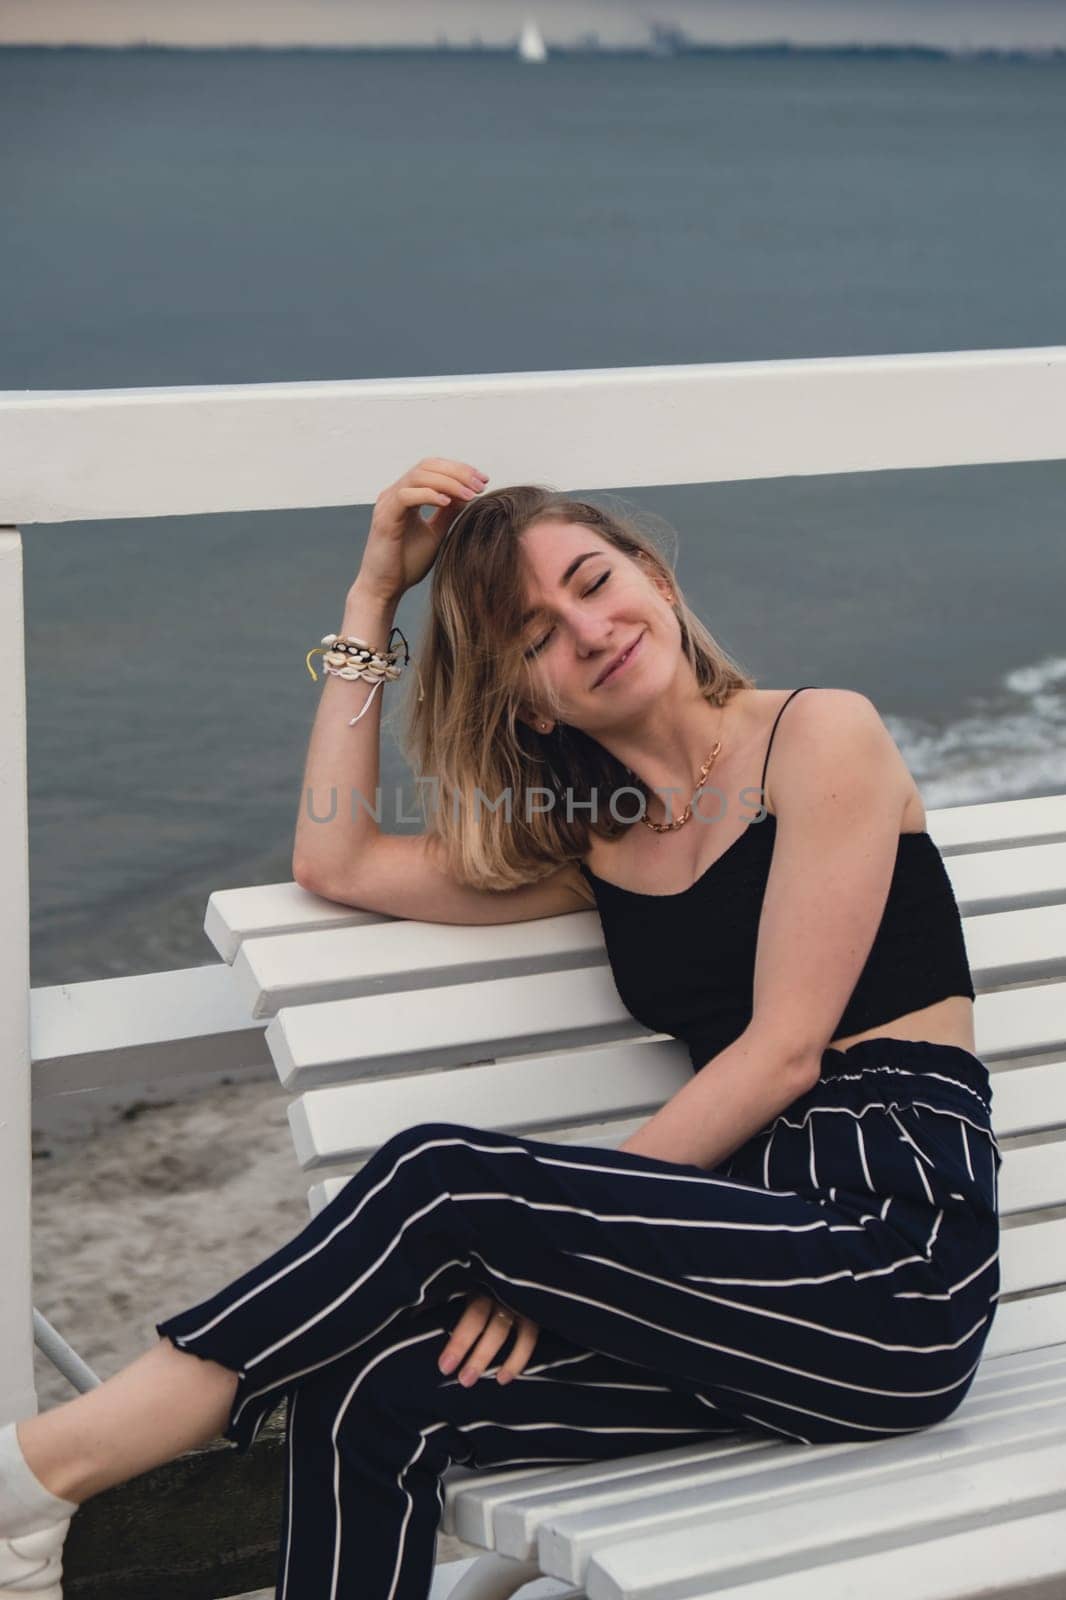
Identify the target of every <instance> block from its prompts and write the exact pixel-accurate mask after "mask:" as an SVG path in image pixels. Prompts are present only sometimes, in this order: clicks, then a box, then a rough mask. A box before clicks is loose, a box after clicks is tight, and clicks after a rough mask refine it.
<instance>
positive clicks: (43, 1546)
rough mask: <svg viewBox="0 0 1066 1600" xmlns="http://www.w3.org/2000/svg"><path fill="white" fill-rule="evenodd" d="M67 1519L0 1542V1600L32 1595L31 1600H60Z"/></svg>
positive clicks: (61, 1598) (61, 1599)
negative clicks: (32, 1598) (33, 1599)
mask: <svg viewBox="0 0 1066 1600" xmlns="http://www.w3.org/2000/svg"><path fill="white" fill-rule="evenodd" d="M69 1527H70V1518H69V1517H64V1518H63V1519H62V1521H60V1522H50V1523H49V1524H48V1526H47V1527H44V1528H37V1529H35V1530H34V1532H33V1533H19V1534H16V1535H15V1536H14V1537H13V1538H10V1539H0V1600H8V1597H9V1596H10V1600H17V1597H18V1596H20V1595H33V1596H34V1597H35V1600H63V1587H62V1584H61V1582H60V1579H61V1578H62V1576H63V1541H64V1539H65V1538H66V1536H67V1529H68V1528H69Z"/></svg>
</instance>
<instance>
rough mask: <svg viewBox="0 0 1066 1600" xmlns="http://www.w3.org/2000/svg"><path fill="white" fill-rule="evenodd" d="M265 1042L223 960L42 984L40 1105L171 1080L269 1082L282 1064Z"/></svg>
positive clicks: (37, 1000) (34, 1010)
mask: <svg viewBox="0 0 1066 1600" xmlns="http://www.w3.org/2000/svg"><path fill="white" fill-rule="evenodd" d="M263 1035H264V1029H263V1024H262V1023H261V1022H256V1021H254V1020H253V1018H252V1016H251V1013H250V1012H249V1010H248V1007H247V1006H246V1005H245V1004H244V1002H243V1000H242V999H241V997H240V995H239V994H238V993H237V991H236V989H235V988H234V985H233V973H232V972H231V971H230V969H229V967H227V966H225V965H224V964H223V963H221V962H217V961H213V962H211V963H209V964H208V965H207V966H203V967H179V968H178V969H177V970H175V971H172V972H145V973H139V974H136V975H133V976H130V977H124V978H93V979H89V980H87V981H85V982H82V983H62V984H49V985H42V986H41V987H39V988H36V989H31V990H30V1060H31V1062H32V1077H31V1085H32V1090H33V1097H34V1099H35V1100H38V1099H43V1098H45V1097H47V1096H49V1095H55V1094H67V1093H69V1092H71V1091H78V1092H82V1091H84V1090H87V1089H101V1088H109V1087H111V1086H112V1085H114V1084H131V1083H145V1084H156V1085H158V1084H159V1083H160V1082H161V1081H162V1080H164V1079H166V1078H167V1077H169V1076H171V1075H173V1076H174V1077H175V1078H180V1079H189V1078H196V1077H200V1076H204V1077H210V1078H213V1079H215V1080H216V1081H217V1079H218V1077H219V1076H220V1075H221V1074H233V1075H234V1076H238V1077H239V1076H246V1075H248V1074H249V1072H251V1073H252V1074H253V1075H254V1076H257V1077H262V1076H264V1075H266V1074H269V1072H270V1071H271V1068H272V1065H273V1063H272V1061H271V1058H270V1053H269V1051H268V1050H267V1046H266V1041H265V1039H264V1036H263Z"/></svg>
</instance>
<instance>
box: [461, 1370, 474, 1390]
mask: <svg viewBox="0 0 1066 1600" xmlns="http://www.w3.org/2000/svg"><path fill="white" fill-rule="evenodd" d="M476 1381H477V1373H476V1372H460V1374H459V1382H460V1383H461V1384H462V1386H463V1388H464V1389H469V1387H470V1385H471V1384H472V1383H475V1382H476Z"/></svg>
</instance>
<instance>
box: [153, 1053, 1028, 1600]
mask: <svg viewBox="0 0 1066 1600" xmlns="http://www.w3.org/2000/svg"><path fill="white" fill-rule="evenodd" d="M604 1065H605V1068H606V1067H607V1065H608V1062H607V1060H606V1059H605V1063H604ZM990 1108H991V1088H990V1083H989V1078H988V1073H987V1070H986V1068H985V1066H984V1064H983V1063H982V1062H981V1061H980V1059H979V1058H978V1057H977V1056H975V1055H971V1054H970V1052H969V1051H967V1050H963V1049H961V1048H959V1047H957V1046H954V1045H937V1044H932V1043H929V1042H925V1041H923V1042H920V1043H911V1042H904V1041H900V1040H894V1039H887V1038H885V1039H870V1040H863V1041H861V1042H860V1043H859V1044H857V1045H853V1046H852V1048H851V1049H850V1050H848V1051H840V1050H832V1049H830V1050H827V1051H826V1052H825V1054H824V1056H823V1062H822V1076H821V1078H820V1080H819V1082H818V1083H817V1084H816V1085H815V1086H814V1088H813V1089H811V1090H810V1091H809V1092H808V1093H807V1094H804V1095H803V1096H801V1097H800V1098H799V1099H798V1100H796V1101H794V1102H793V1104H792V1105H790V1106H789V1107H788V1109H787V1110H786V1111H785V1112H784V1113H783V1114H782V1115H781V1116H779V1117H776V1118H775V1119H774V1120H773V1122H772V1123H769V1124H768V1125H767V1126H766V1127H765V1128H763V1129H761V1130H760V1131H759V1132H758V1133H757V1134H755V1135H754V1136H753V1137H752V1138H751V1139H749V1140H748V1141H747V1142H746V1143H745V1144H744V1145H742V1146H741V1147H740V1148H739V1149H738V1150H737V1151H736V1152H735V1153H734V1154H733V1155H732V1156H731V1157H729V1158H727V1159H726V1160H725V1161H723V1162H722V1163H721V1165H720V1166H718V1167H716V1168H714V1169H712V1170H706V1169H704V1168H701V1167H696V1166H687V1165H680V1164H677V1163H671V1162H666V1161H661V1160H655V1159H652V1158H650V1157H647V1156H640V1155H636V1154H632V1153H630V1152H626V1151H622V1152H619V1151H612V1150H604V1149H599V1148H590V1147H588V1146H580V1145H569V1144H558V1143H550V1142H548V1141H546V1140H538V1139H526V1138H520V1137H516V1136H515V1135H513V1134H502V1133H495V1132H491V1131H488V1130H485V1129H480V1128H474V1127H467V1126H464V1125H458V1124H453V1123H423V1124H421V1125H419V1126H417V1127H414V1128H411V1129H409V1130H408V1131H406V1132H404V1133H402V1134H399V1135H397V1136H396V1137H395V1138H392V1139H390V1140H388V1142H387V1143H386V1144H384V1145H382V1147H381V1148H380V1149H379V1150H378V1151H377V1152H376V1153H375V1154H374V1155H373V1156H372V1158H371V1159H370V1160H369V1161H368V1162H367V1163H366V1165H365V1166H364V1167H363V1168H362V1170H361V1171H360V1172H359V1173H357V1174H356V1176H355V1177H353V1178H352V1179H351V1180H350V1181H349V1182H348V1183H347V1184H346V1185H345V1187H344V1188H343V1189H342V1190H341V1191H340V1193H339V1194H337V1195H336V1196H335V1197H334V1199H333V1200H332V1201H331V1202H330V1204H329V1205H328V1206H326V1207H325V1209H324V1210H323V1211H321V1212H320V1213H319V1215H318V1216H317V1217H315V1218H314V1220H313V1221H312V1222H311V1223H310V1224H309V1225H308V1226H307V1227H306V1228H305V1229H304V1230H303V1231H302V1232H301V1233H300V1234H298V1235H297V1236H296V1237H295V1238H294V1239H292V1240H291V1241H290V1242H289V1243H288V1244H287V1245H285V1246H284V1247H283V1248H282V1249H281V1250H279V1251H277V1252H276V1253H275V1254H274V1255H272V1256H270V1257H269V1258H268V1259H267V1260H265V1261H263V1262H261V1263H260V1264H259V1265H258V1266H256V1267H253V1268H252V1270H251V1271H250V1272H247V1273H245V1274H244V1275H243V1276H242V1277H240V1278H238V1279H237V1280H236V1281H235V1282H234V1283H231V1284H230V1285H228V1286H227V1287H226V1288H224V1289H222V1290H220V1291H219V1293H217V1294H216V1295H214V1296H212V1298H210V1299H209V1300H206V1301H204V1302H203V1303H202V1304H200V1305H198V1306H194V1307H193V1308H191V1309H190V1310H187V1311H184V1312H182V1313H181V1314H180V1315H178V1316H174V1317H170V1318H168V1319H167V1320H166V1321H164V1322H160V1323H158V1324H157V1328H158V1331H159V1333H160V1334H161V1335H165V1336H166V1337H168V1338H169V1339H170V1340H171V1341H172V1342H173V1343H174V1344H175V1345H176V1346H177V1347H178V1348H179V1349H181V1350H185V1351H188V1352H190V1353H192V1354H194V1355H197V1356H201V1357H204V1358H206V1359H210V1360H213V1361H217V1362H220V1363H221V1364H222V1365H223V1366H226V1367H229V1368H232V1369H233V1370H234V1371H235V1372H237V1373H238V1374H239V1381H238V1385H237V1390H236V1394H235V1397H234V1401H233V1407H232V1411H231V1415H230V1417H229V1420H228V1423H227V1427H226V1429H225V1437H226V1438H228V1439H230V1440H232V1441H233V1443H234V1444H235V1445H236V1447H237V1449H238V1450H239V1451H241V1452H243V1451H246V1450H247V1449H248V1448H249V1446H250V1444H251V1443H252V1441H253V1439H254V1438H255V1436H256V1434H257V1432H258V1430H259V1428H260V1427H261V1425H262V1423H263V1421H264V1420H265V1418H266V1417H267V1416H269V1414H270V1413H271V1412H272V1411H273V1410H274V1409H275V1407H276V1406H277V1405H278V1404H279V1403H280V1402H281V1400H282V1399H284V1400H285V1401H286V1420H287V1448H288V1473H287V1482H286V1486H285V1497H284V1511H283V1520H282V1529H281V1539H280V1545H279V1554H278V1572H277V1596H278V1600H425V1596H426V1595H427V1593H428V1590H429V1586H430V1580H431V1576H432V1566H433V1559H434V1554H435V1535H436V1531H437V1527H438V1525H439V1522H440V1517H441V1513H442V1509H443V1494H442V1486H441V1482H440V1478H441V1474H442V1472H443V1471H444V1470H445V1468H447V1467H448V1466H449V1465H450V1464H451V1463H452V1462H459V1463H462V1464H464V1465H467V1466H470V1467H474V1468H482V1467H499V1466H506V1465H526V1464H530V1463H548V1462H573V1461H590V1460H595V1459H598V1458H605V1457H612V1456H619V1455H630V1454H636V1453H639V1452H641V1451H649V1450H663V1449H667V1448H669V1447H671V1446H676V1445H679V1444H683V1443H685V1442H686V1441H689V1440H691V1441H693V1442H695V1441H697V1440H700V1439H706V1438H707V1437H708V1436H711V1435H716V1434H722V1433H733V1432H736V1431H737V1430H748V1431H751V1430H754V1431H756V1432H760V1433H763V1434H771V1435H773V1436H775V1437H778V1438H784V1439H789V1440H794V1441H800V1442H802V1443H805V1444H810V1443H816V1442H828V1441H835V1440H848V1439H877V1438H884V1437H887V1436H889V1435H893V1434H902V1433H909V1432H912V1431H916V1430H919V1429H922V1428H926V1427H928V1426H930V1425H931V1424H933V1423H936V1422H939V1421H941V1420H942V1419H943V1418H945V1417H947V1416H949V1415H950V1414H951V1412H953V1411H954V1410H955V1408H956V1407H957V1406H958V1405H959V1403H960V1402H961V1400H962V1399H963V1397H964V1396H965V1394H966V1392H967V1390H968V1389H969V1387H970V1384H971V1383H972V1381H973V1377H974V1373H975V1371H976V1368H977V1365H978V1362H979V1361H980V1357H981V1352H982V1349H983V1346H984V1343H985V1340H986V1338H987V1335H988V1331H989V1328H990V1326H991V1323H992V1319H993V1316H994V1314H995V1307H996V1301H997V1299H998V1294H999V1258H998V1246H999V1225H998V1215H997V1178H998V1172H999V1166H1000V1161H1001V1157H1000V1153H999V1150H998V1147H997V1144H996V1140H995V1137H994V1134H993V1132H992V1129H991V1125H990ZM475 1293H488V1294H490V1295H491V1296H492V1297H493V1298H494V1299H495V1300H497V1301H499V1302H500V1303H501V1304H503V1305H504V1306H507V1307H509V1308H510V1309H511V1310H512V1311H514V1312H516V1313H520V1314H522V1315H525V1316H528V1317H530V1318H532V1319H533V1321H534V1322H536V1323H537V1324H538V1326H539V1327H540V1330H541V1332H540V1336H539V1339H538V1342H537V1347H536V1349H535V1351H534V1353H533V1356H532V1358H531V1359H530V1362H529V1364H528V1365H527V1366H526V1368H525V1370H524V1372H523V1373H522V1374H521V1375H520V1376H519V1377H517V1378H516V1379H514V1380H513V1381H512V1382H511V1383H509V1384H499V1383H497V1382H496V1381H495V1376H494V1375H495V1373H496V1372H497V1371H498V1368H499V1366H500V1365H501V1364H502V1362H503V1361H504V1360H505V1358H506V1356H507V1355H508V1353H509V1352H510V1350H511V1348H512V1342H513V1335H512V1336H509V1337H508V1340H507V1342H506V1343H505V1344H504V1345H503V1347H502V1349H501V1350H500V1352H499V1353H498V1355H497V1357H496V1360H495V1361H494V1363H493V1364H492V1365H491V1366H490V1367H489V1368H488V1369H487V1370H486V1371H485V1373H484V1374H483V1375H482V1377H481V1379H480V1380H479V1381H478V1382H477V1383H475V1384H474V1385H473V1386H472V1387H470V1388H466V1387H464V1386H463V1385H461V1384H460V1383H459V1381H458V1373H452V1374H451V1375H448V1376H445V1375H444V1374H442V1373H441V1372H440V1371H439V1369H438V1366H437V1361H438V1358H439V1356H440V1354H441V1351H442V1350H443V1348H444V1345H445V1343H446V1342H447V1340H448V1337H449V1335H450V1333H451V1330H452V1329H453V1328H454V1327H455V1324H456V1323H457V1322H458V1320H459V1317H460V1316H461V1314H462V1312H463V1310H464V1309H465V1304H466V1300H467V1298H468V1297H469V1296H470V1295H472V1294H475Z"/></svg>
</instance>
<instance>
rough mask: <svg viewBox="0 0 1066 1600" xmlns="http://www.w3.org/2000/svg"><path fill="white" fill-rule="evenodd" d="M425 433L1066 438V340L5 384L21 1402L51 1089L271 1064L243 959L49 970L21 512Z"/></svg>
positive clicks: (4, 822)
mask: <svg viewBox="0 0 1066 1600" xmlns="http://www.w3.org/2000/svg"><path fill="white" fill-rule="evenodd" d="M422 454H426V455H428V454H433V455H445V456H452V457H455V458H457V459H460V460H476V461H477V462H478V464H479V465H481V466H483V467H484V468H485V469H486V470H487V471H489V472H490V473H491V474H492V482H493V483H494V484H496V485H501V484H505V483H514V482H522V483H529V482H540V483H548V484H552V485H554V486H555V487H557V488H559V489H563V490H567V489H575V488H581V489H584V490H593V489H595V488H597V487H602V488H605V489H623V488H632V487H637V486H641V487H650V486H653V485H657V484H682V483H713V482H724V481H729V480H739V479H748V478H773V477H785V476H792V475H801V476H807V475H813V474H830V473H842V472H877V471H887V470H892V469H897V468H913V467H945V466H963V465H977V464H982V463H991V462H1009V461H1042V460H1058V459H1063V458H1066V346H1058V345H1057V346H1051V347H1048V348H1043V349H1032V350H986V351H982V350H977V351H960V352H948V353H944V354H922V355H903V356H849V357H839V358H837V357H833V358H829V359H817V360H805V361H757V362H730V363H723V364H721V365H696V366H681V367H629V368H606V369H601V370H593V371H576V372H526V373H503V374H497V375H493V374H489V375H485V374H475V375H472V376H460V377H448V378H409V379H368V380H363V381H358V382H352V383H280V384H248V385H243V386H237V387H222V386H219V387H210V388H174V389H126V390H101V391H80V390H79V391H73V392H65V391H55V392H47V393H44V392H34V391H29V392H21V393H7V394H3V393H0V830H2V835H3V838H4V840H5V841H6V847H5V849H4V851H3V852H2V854H0V937H2V951H3V964H2V967H0V1041H2V1044H3V1071H2V1073H0V1215H2V1217H3V1231H2V1235H0V1274H2V1281H3V1285H4V1293H3V1295H2V1296H0V1421H4V1420H6V1419H9V1418H11V1417H21V1416H25V1415H27V1414H28V1413H30V1412H31V1411H33V1410H34V1409H35V1408H36V1398H35V1394H34V1387H33V1322H32V1280H31V1270H30V1268H31V1262H30V1100H31V1062H32V1092H33V1095H34V1096H42V1095H47V1094H56V1093H62V1092H66V1091H70V1090H79V1091H81V1092H84V1091H86V1090H90V1089H94V1088H101V1087H105V1086H108V1085H111V1084H114V1083H117V1082H120V1081H131V1080H132V1081H144V1080H150V1079H152V1078H153V1077H155V1076H157V1075H162V1074H164V1073H167V1072H171V1073H172V1072H175V1071H180V1072H182V1073H184V1074H186V1075H188V1076H196V1075H204V1074H215V1073H218V1072H220V1071H227V1070H229V1071H232V1070H234V1069H239V1068H247V1067H253V1066H257V1065H259V1066H262V1067H263V1068H264V1069H266V1068H268V1067H269V1066H270V1056H269V1052H268V1051H267V1049H266V1047H265V1044H264V1041H263V1030H264V1023H263V1022H262V1021H258V1020H256V1019H254V1018H252V1017H251V1016H250V1015H249V1014H248V1012H247V1010H246V1009H245V1007H244V1006H243V1005H242V1003H241V1001H240V999H239V997H238V996H237V995H236V994H235V993H234V990H233V988H232V984H231V981H230V980H231V977H232V974H231V973H230V971H229V968H228V967H227V966H226V965H225V963H224V962H223V963H219V964H218V965H217V966H205V967H198V968H193V969H190V970H187V971H177V972H164V973H153V974H150V975H147V976H142V977H134V978H112V979H106V980H101V981H99V982H92V983H77V984H68V985H61V986H58V987H54V988H42V989H35V990H33V991H30V989H29V897H28V889H29V866H28V834H27V820H28V819H27V790H26V697H25V675H24V659H25V656H24V642H23V600H22V562H21V543H20V535H19V533H18V531H17V530H18V526H19V525H21V526H25V525H28V524H31V523H35V522H64V521H71V520H93V519H105V518H116V517H151V516H159V517H162V516H177V515H189V514H192V513H211V512H216V513H221V512H228V511H248V510H280V509H285V508H298V507H309V506H326V505H365V504H370V503H372V502H373V500H374V497H375V496H376V494H377V493H378V491H379V490H380V488H381V487H382V485H383V484H385V483H389V482H391V481H392V480H393V479H394V478H396V477H398V476H399V474H400V473H401V472H403V471H405V470H406V468H407V467H409V466H410V464H411V461H412V460H413V459H415V458H417V457H418V456H419V455H422Z"/></svg>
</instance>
